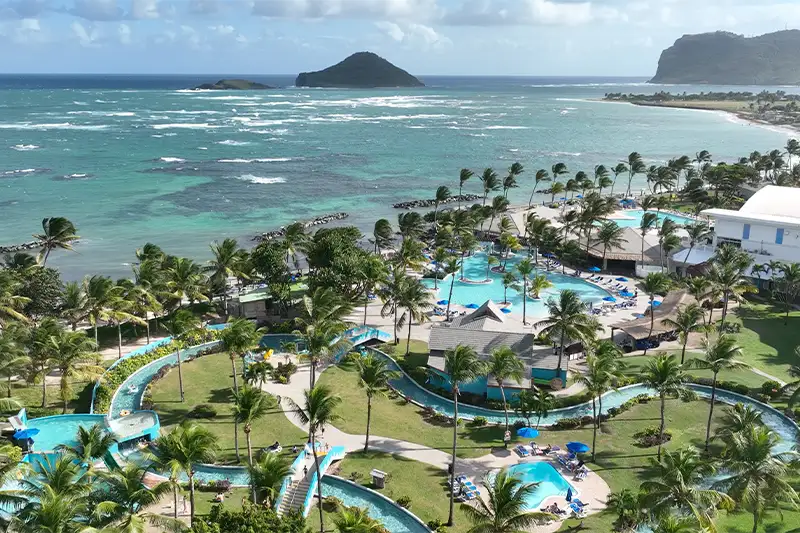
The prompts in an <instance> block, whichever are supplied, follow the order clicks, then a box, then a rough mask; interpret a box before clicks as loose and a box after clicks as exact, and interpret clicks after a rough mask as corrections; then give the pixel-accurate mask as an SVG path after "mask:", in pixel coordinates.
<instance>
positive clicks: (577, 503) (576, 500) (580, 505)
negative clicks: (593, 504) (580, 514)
mask: <svg viewBox="0 0 800 533" xmlns="http://www.w3.org/2000/svg"><path fill="white" fill-rule="evenodd" d="M572 503H574V504H575V505H577V506H579V507H580V508H581V509H585V508H587V507H589V505H588V504H585V503H583V502H582V501H581V500H580V499H579V498H575V499H574V500H572Z"/></svg>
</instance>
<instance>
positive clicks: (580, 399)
mask: <svg viewBox="0 0 800 533" xmlns="http://www.w3.org/2000/svg"><path fill="white" fill-rule="evenodd" d="M591 400H592V395H591V394H590V393H588V392H582V393H580V394H575V395H573V396H556V401H555V408H556V409H560V408H562V407H572V406H573V405H578V404H580V403H586V402H589V401H591Z"/></svg>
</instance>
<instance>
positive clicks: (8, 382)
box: [6, 374, 11, 398]
mask: <svg viewBox="0 0 800 533" xmlns="http://www.w3.org/2000/svg"><path fill="white" fill-rule="evenodd" d="M6 398H11V375H10V374H9V375H8V378H7V384H6Z"/></svg>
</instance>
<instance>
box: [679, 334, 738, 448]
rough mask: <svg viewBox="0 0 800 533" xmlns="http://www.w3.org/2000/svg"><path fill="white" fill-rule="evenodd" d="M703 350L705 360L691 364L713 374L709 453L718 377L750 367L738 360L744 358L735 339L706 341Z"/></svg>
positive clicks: (707, 433)
mask: <svg viewBox="0 0 800 533" xmlns="http://www.w3.org/2000/svg"><path fill="white" fill-rule="evenodd" d="M703 350H704V351H705V359H693V360H692V361H690V364H691V365H692V366H694V367H695V368H700V369H702V370H710V371H711V374H712V377H711V404H710V407H709V409H708V422H706V445H705V450H706V452H708V442H709V440H710V439H711V418H712V416H713V415H714V400H715V399H716V396H717V375H718V374H719V373H720V372H722V371H723V370H736V369H739V368H747V367H748V365H747V364H745V363H743V362H741V361H738V360H737V358H739V357H741V356H742V348H741V346H739V345H737V344H736V339H735V338H734V337H731V336H728V335H720V336H719V337H717V338H716V339H715V340H714V341H709V340H704V341H703ZM681 364H682V362H681Z"/></svg>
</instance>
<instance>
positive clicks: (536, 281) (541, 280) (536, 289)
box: [530, 274, 553, 300]
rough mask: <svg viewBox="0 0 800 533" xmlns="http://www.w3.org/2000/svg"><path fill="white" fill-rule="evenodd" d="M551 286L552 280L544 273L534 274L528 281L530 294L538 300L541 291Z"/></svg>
mask: <svg viewBox="0 0 800 533" xmlns="http://www.w3.org/2000/svg"><path fill="white" fill-rule="evenodd" d="M551 287H553V282H552V281H550V278H548V277H547V275H545V274H536V275H535V276H533V277H532V278H531V281H530V295H531V298H533V299H534V300H538V299H539V298H540V297H541V296H540V295H541V294H542V292H543V291H546V290H547V289H549V288H551Z"/></svg>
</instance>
